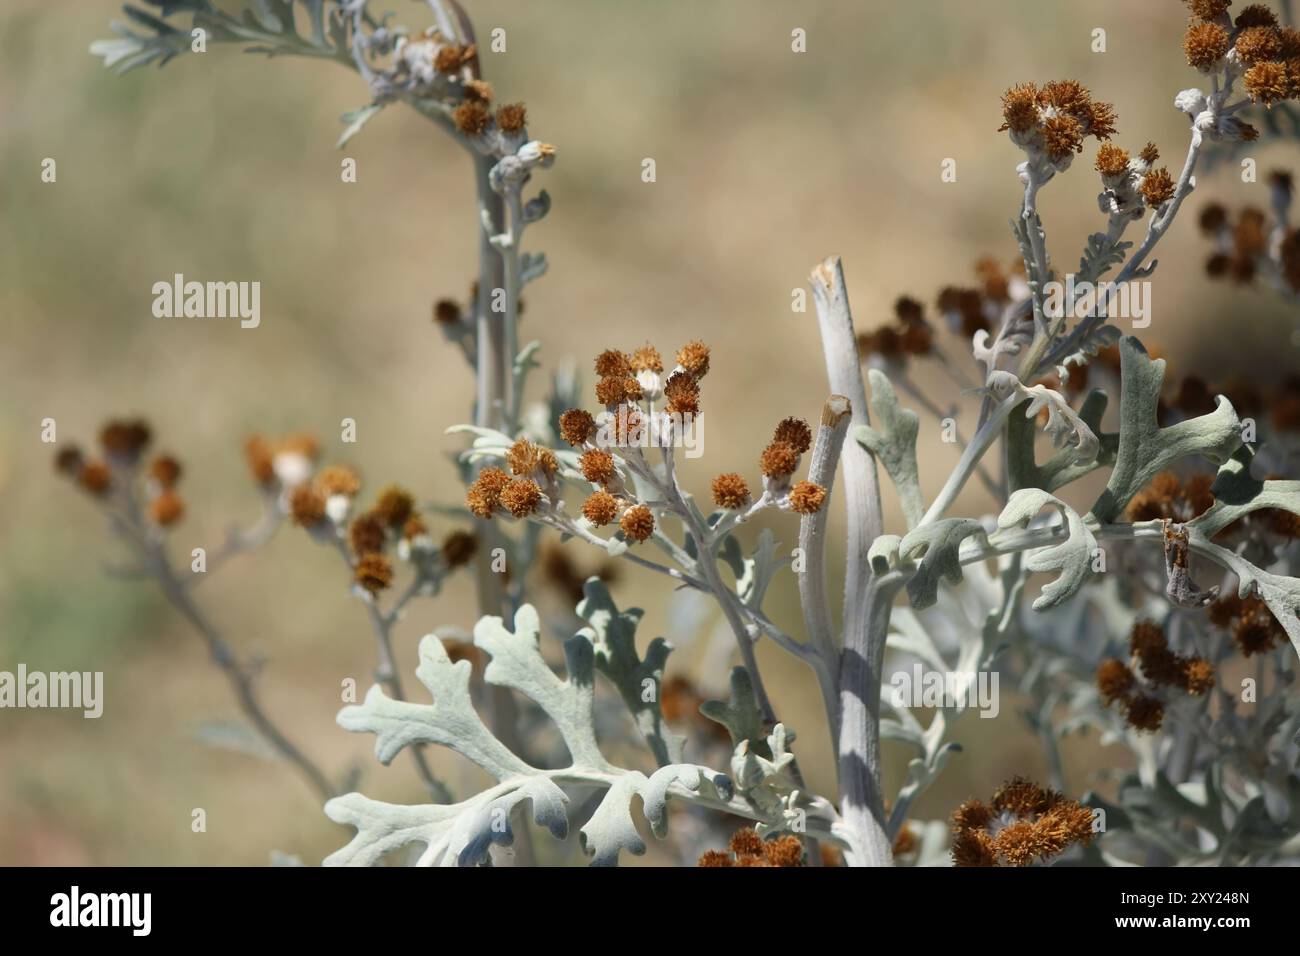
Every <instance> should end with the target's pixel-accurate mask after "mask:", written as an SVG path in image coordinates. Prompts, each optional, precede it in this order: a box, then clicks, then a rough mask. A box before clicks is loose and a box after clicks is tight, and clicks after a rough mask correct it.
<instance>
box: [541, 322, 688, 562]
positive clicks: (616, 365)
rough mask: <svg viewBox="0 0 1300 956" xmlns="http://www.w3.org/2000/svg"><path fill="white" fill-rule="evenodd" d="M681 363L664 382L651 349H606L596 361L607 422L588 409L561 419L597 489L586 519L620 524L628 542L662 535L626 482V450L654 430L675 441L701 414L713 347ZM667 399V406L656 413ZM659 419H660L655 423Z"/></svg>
mask: <svg viewBox="0 0 1300 956" xmlns="http://www.w3.org/2000/svg"><path fill="white" fill-rule="evenodd" d="M675 358H676V365H675V366H674V367H673V368H672V369H671V370H670V371H668V373H667V376H666V377H664V371H665V366H664V361H663V358H662V356H661V355H660V354H659V351H658V349H656V348H654V347H653V346H651V345H649V344H647V345H644V346H641V347H640V348H637V349H634V350H633V351H631V352H623V351H620V350H618V349H605V350H604V351H603V352H601V353H600V354H599V355H597V356H596V361H595V371H596V375H597V380H596V400H597V401H598V402H599V403H600V404H601V405H602V406H604V409H605V411H604V413H603V416H602V420H601V421H600V422H598V421H597V419H596V418H595V417H594V416H593V415H592V414H591V413H590V412H588V411H586V410H585V409H581V408H570V409H568V410H567V411H565V412H563V413H562V414H561V415H560V422H559V425H560V437H561V438H562V439H563V440H564V441H565V442H567V443H568V444H569V445H572V446H573V447H574V448H580V449H582V450H583V451H582V454H581V455H580V456H579V458H578V467H579V470H580V471H581V472H582V476H583V478H585V479H586V480H587V481H589V482H591V484H592V485H595V486H596V488H595V490H594V491H593V492H592V493H591V494H590V495H589V496H588V497H587V500H586V501H584V502H583V505H582V514H583V517H585V518H586V519H587V520H588V521H589V522H591V523H592V524H593V525H596V526H597V527H601V526H604V525H608V524H612V523H614V522H618V525H619V530H620V532H621V533H622V535H623V537H624V538H625V539H626V540H627V541H630V542H633V543H637V542H641V541H645V540H647V539H648V538H650V536H651V535H653V534H654V530H655V518H654V514H653V513H652V512H651V510H650V509H649V508H648V507H647V506H646V505H644V504H641V503H639V502H637V501H636V500H635V499H634V498H633V497H632V495H631V494H630V492H629V490H628V488H627V487H626V485H625V484H624V481H623V477H622V469H621V468H620V466H619V463H618V458H617V456H618V454H619V451H618V449H619V447H620V446H623V445H634V446H639V444H640V441H641V438H642V437H643V434H644V430H645V429H646V428H650V427H652V426H654V425H659V426H660V428H659V432H660V436H659V437H661V438H669V437H670V433H671V432H672V431H674V430H676V429H679V428H685V427H689V426H688V421H689V419H692V418H694V417H695V416H697V415H699V414H700V382H701V380H702V379H703V378H704V376H705V375H707V374H708V371H709V358H710V353H709V347H708V346H707V345H705V344H704V343H703V342H700V341H692V342H688V343H686V345H684V346H682V347H681V348H680V349H679V350H678V351H677V354H676V356H675ZM661 398H662V399H663V405H662V406H661V408H660V409H659V410H657V411H656V410H655V403H657V402H658V401H659V399H661ZM652 416H657V417H656V418H655V419H654V421H652V420H651V417H652ZM651 434H654V433H653V432H652V433H651Z"/></svg>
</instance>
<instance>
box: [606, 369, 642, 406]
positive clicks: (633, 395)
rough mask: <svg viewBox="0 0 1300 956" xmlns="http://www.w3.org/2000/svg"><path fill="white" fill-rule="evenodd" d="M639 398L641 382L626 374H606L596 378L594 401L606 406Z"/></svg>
mask: <svg viewBox="0 0 1300 956" xmlns="http://www.w3.org/2000/svg"><path fill="white" fill-rule="evenodd" d="M640 398H641V383H640V382H638V381H637V380H636V379H634V378H631V377H630V376H628V375H607V376H605V377H604V378H600V379H597V380H596V401H598V402H600V404H602V405H604V406H605V407H606V408H610V407H612V406H615V405H618V404H620V403H622V402H635V401H639V400H640Z"/></svg>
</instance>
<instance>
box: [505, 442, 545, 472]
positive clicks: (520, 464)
mask: <svg viewBox="0 0 1300 956" xmlns="http://www.w3.org/2000/svg"><path fill="white" fill-rule="evenodd" d="M505 458H506V464H507V465H509V466H510V471H511V472H512V473H514V474H516V475H527V474H529V473H531V472H532V471H535V470H536V469H537V468H539V467H540V465H541V449H540V448H538V447H537V446H536V445H534V444H533V443H532V442H530V441H529V440H528V439H527V438H520V439H519V440H518V441H516V442H515V443H514V444H513V445H511V446H510V447H509V448H508V449H507V450H506V455H505Z"/></svg>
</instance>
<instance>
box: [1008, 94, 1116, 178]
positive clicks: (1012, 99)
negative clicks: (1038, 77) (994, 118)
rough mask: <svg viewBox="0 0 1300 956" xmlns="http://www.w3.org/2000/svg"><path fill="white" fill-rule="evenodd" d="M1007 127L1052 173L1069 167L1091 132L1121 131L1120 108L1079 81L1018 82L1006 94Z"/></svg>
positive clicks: (1032, 162) (1033, 160)
mask: <svg viewBox="0 0 1300 956" xmlns="http://www.w3.org/2000/svg"><path fill="white" fill-rule="evenodd" d="M1002 119H1003V123H1002V126H1000V127H999V130H1006V131H1009V133H1010V136H1011V141H1012V142H1013V143H1015V144H1016V145H1017V146H1019V147H1020V148H1021V149H1022V150H1024V151H1025V153H1026V154H1027V156H1028V157H1029V159H1028V162H1029V163H1030V165H1032V166H1041V167H1044V168H1045V169H1046V170H1047V171H1048V172H1049V175H1050V173H1052V172H1064V171H1065V170H1066V169H1067V168H1068V167H1069V165H1070V163H1071V162H1072V161H1073V160H1074V157H1075V155H1076V154H1078V153H1081V152H1083V141H1084V140H1085V139H1086V138H1087V137H1089V136H1092V137H1095V138H1096V139H1099V140H1104V139H1109V138H1110V137H1111V136H1112V135H1113V134H1114V133H1115V119H1116V116H1115V108H1114V107H1113V106H1111V105H1110V104H1109V103H1102V102H1100V101H1098V100H1094V99H1093V98H1092V94H1091V93H1090V92H1089V91H1088V88H1087V87H1085V86H1084V85H1083V84H1082V83H1079V82H1078V81H1077V80H1056V81H1053V82H1051V83H1046V84H1044V85H1043V87H1042V88H1041V89H1040V88H1038V87H1037V86H1035V85H1034V84H1033V83H1022V84H1020V85H1019V86H1013V87H1011V88H1010V89H1009V90H1007V91H1006V93H1004V94H1003V95H1002Z"/></svg>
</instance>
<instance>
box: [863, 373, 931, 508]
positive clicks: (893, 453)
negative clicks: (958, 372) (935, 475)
mask: <svg viewBox="0 0 1300 956" xmlns="http://www.w3.org/2000/svg"><path fill="white" fill-rule="evenodd" d="M867 377H868V378H869V379H870V380H871V418H872V421H874V422H875V423H876V426H875V427H873V426H871V425H861V426H859V427H858V428H857V429H856V431H855V432H854V434H853V437H854V438H856V439H857V441H858V444H860V445H862V446H863V447H864V448H866V449H867V451H869V452H871V454H873V455H874V456H875V457H876V459H877V460H878V461H879V462H880V463H881V464H882V465H884V466H885V471H886V472H888V474H889V480H890V481H892V482H893V483H894V487H895V488H896V489H897V490H898V498H899V503H900V504H901V505H902V507H903V515H904V517H906V519H907V526H908V528H915V527H916V526H917V525H918V524H920V522H921V518H922V516H923V515H924V514H925V499H923V498H922V497H921V483H920V476H919V474H918V471H917V466H916V435H917V432H918V430H919V425H918V419H917V415H916V412H914V411H912V410H911V409H910V408H903V407H902V406H900V405H899V404H898V396H897V395H896V394H895V393H894V386H893V385H892V384H891V383H890V381H889V378H888V377H887V376H886V375H885V373H884V372H882V371H880V370H879V369H875V368H873V369H870V370H869V371H868V372H867Z"/></svg>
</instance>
